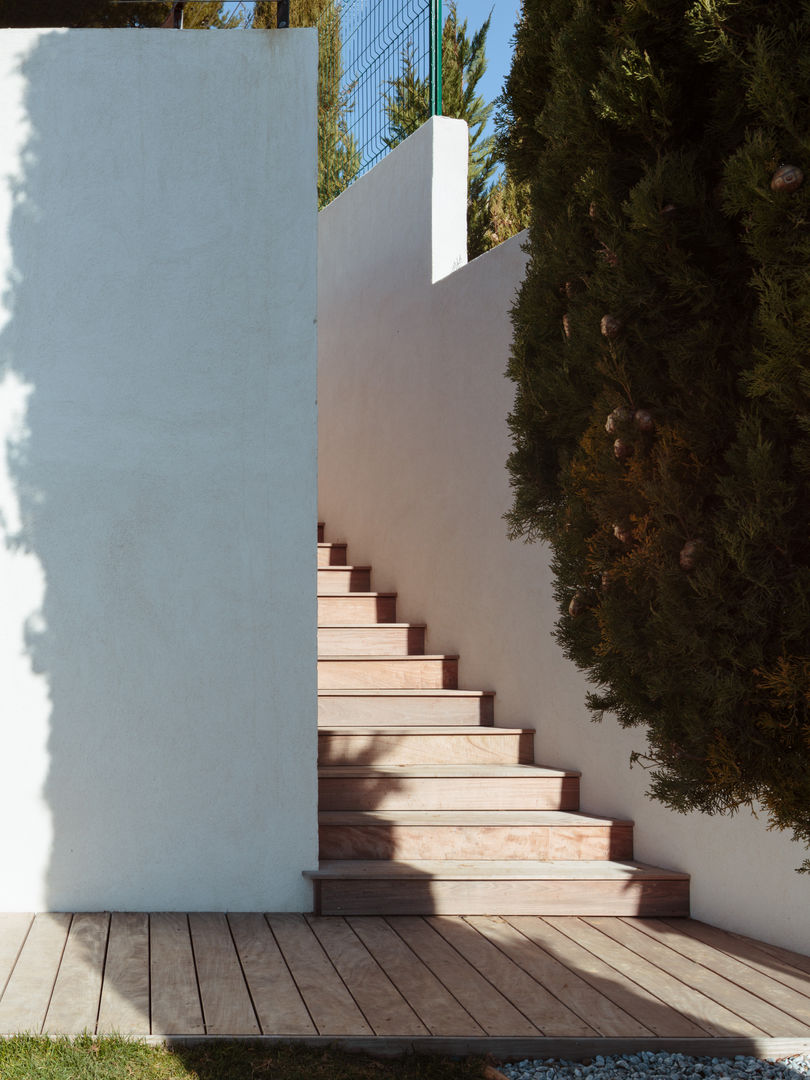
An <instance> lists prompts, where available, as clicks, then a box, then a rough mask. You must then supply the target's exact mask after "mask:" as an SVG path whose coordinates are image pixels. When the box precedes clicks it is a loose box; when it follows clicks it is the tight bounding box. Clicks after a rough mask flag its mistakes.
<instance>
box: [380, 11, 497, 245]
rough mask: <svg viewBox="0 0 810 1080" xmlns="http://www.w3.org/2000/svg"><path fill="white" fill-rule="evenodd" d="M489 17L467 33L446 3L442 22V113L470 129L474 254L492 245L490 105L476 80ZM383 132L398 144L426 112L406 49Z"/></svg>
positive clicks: (424, 93)
mask: <svg viewBox="0 0 810 1080" xmlns="http://www.w3.org/2000/svg"><path fill="white" fill-rule="evenodd" d="M489 22H490V20H489V18H488V19H487V20H486V22H485V23H484V24H483V25H482V26H481V27H480V28H479V29H478V30H477V31H476V32H475V33H474V34H473V35H472V37H469V36H468V32H467V20H466V19H464V20H463V21H461V22H460V21H459V18H458V12H457V10H456V5H455V3H454V2H452V0H451V3H450V4H449V5H448V11H447V16H446V18H445V21H444V26H443V27H442V113H443V115H444V116H452V117H456V118H457V119H460V120H466V121H467V125H468V127H469V130H470V150H469V165H468V170H469V172H468V176H469V188H468V197H467V247H468V251H469V254H470V258H475V256H476V255H480V254H481V252H482V251H485V250H486V249H487V248H488V247H491V246H492V245H491V243H487V229H488V228H489V226H490V214H489V205H488V203H489V195H490V191H491V187H492V185H491V180H492V176H493V173H494V172H495V166H496V162H495V158H494V155H493V138H492V136H490V135H485V134H484V131H485V128H486V125H487V123H488V121H489V118H490V116H491V115H492V110H493V105H492V104H487V103H486V102H485V101H484V99H483V98H482V97H481V95H480V93H478V90H477V87H478V83H479V82H480V81H481V77H482V76H483V74H484V72H485V71H486V68H487V60H486V41H487V33H488V31H489ZM386 113H387V117H388V135H387V136H386V140H385V141H386V145H387V146H389V147H394V146H397V145H398V144H399V143H400V142H402V140H403V139H406V138H407V137H408V136H409V135H411V134H412V133H413V132H414V131H416V129H417V128H418V127H420V126H421V125H422V124H424V122H425V121H426V120H427V119H428V118H429V116H430V106H429V86H428V80H427V79H425V78H420V77H419V74H418V71H417V68H416V65H415V62H414V58H413V53H412V50H411V49H405V51H404V52H403V55H402V66H401V69H400V73H399V75H398V76H397V77H396V78H395V79H393V80H391V84H390V88H389V91H388V95H387V101H386Z"/></svg>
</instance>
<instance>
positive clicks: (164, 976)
mask: <svg viewBox="0 0 810 1080" xmlns="http://www.w3.org/2000/svg"><path fill="white" fill-rule="evenodd" d="M149 943H150V981H151V987H152V1034H153V1035H179V1034H183V1035H204V1034H205V1025H204V1023H203V1014H202V1006H201V1004H200V992H199V989H198V987H197V975H196V972H195V969H194V954H193V952H192V951H191V937H190V935H189V929H188V916H187V915H184V914H183V913H182V912H177V911H160V912H154V913H153V914H152V915H150V917H149Z"/></svg>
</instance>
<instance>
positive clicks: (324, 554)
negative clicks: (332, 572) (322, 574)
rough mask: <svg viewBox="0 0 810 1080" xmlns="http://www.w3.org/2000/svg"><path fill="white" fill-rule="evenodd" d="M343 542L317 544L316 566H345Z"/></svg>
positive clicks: (344, 546)
mask: <svg viewBox="0 0 810 1080" xmlns="http://www.w3.org/2000/svg"><path fill="white" fill-rule="evenodd" d="M345 565H346V545H345V544H321V543H319V544H318V566H319V567H320V566H345Z"/></svg>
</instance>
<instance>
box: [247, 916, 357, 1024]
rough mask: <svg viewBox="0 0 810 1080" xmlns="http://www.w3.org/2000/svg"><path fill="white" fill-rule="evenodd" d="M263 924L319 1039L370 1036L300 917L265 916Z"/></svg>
mask: <svg viewBox="0 0 810 1080" xmlns="http://www.w3.org/2000/svg"><path fill="white" fill-rule="evenodd" d="M267 921H268V923H269V925H270V929H271V930H272V931H273V935H274V937H275V939H276V941H277V942H278V945H279V948H280V949H281V952H282V955H283V956H284V959H285V960H286V962H287V966H288V967H289V969H290V973H291V974H292V977H293V979H295V983H296V986H297V987H298V989H299V991H300V993H301V996H302V997H303V999H304V1001H305V1002H306V1005H307V1009H308V1010H309V1014H310V1016H311V1017H312V1019H313V1021H314V1022H315V1026H316V1027H317V1029H318V1034H320V1035H372V1034H373V1032H372V1030H371V1028H370V1027H369V1025H368V1023H367V1022H366V1019H365V1017H364V1016H363V1014H362V1013H361V1012H360V1009H359V1008H358V1006H357V1004H356V1002H355V1000H354V998H353V997H352V996H351V994H350V993H349V991H348V990H347V989H346V986H345V985H344V984H343V982H342V980H341V979H340V978H339V976H338V974H337V972H336V971H335V969H334V967H333V966H332V964H331V962H330V961H329V958H328V957H327V956H326V954H325V953H324V951H323V949H322V948H321V945H320V942H319V941H318V939H317V938H316V937H315V935H314V934H313V932H312V930H311V929H310V928H309V926H307V923H306V922H305V920H304V917H303V916H302V915H287V914H284V915H268V916H267Z"/></svg>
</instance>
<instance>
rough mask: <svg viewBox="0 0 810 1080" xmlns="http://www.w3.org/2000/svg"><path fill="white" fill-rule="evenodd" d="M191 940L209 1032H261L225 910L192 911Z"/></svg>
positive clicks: (246, 1033) (216, 1033)
mask: <svg viewBox="0 0 810 1080" xmlns="http://www.w3.org/2000/svg"><path fill="white" fill-rule="evenodd" d="M188 923H189V929H190V930H191V943H192V946H193V948H194V960H195V964H196V968H197V983H198V985H199V988H200V999H201V1000H202V1008H203V1022H204V1024H205V1032H206V1034H207V1035H258V1034H259V1022H258V1020H257V1019H256V1014H255V1012H254V1011H253V1005H252V1003H251V1000H250V994H249V993H248V989H247V986H246V985H245V977H244V975H243V974H242V966H241V964H240V963H239V957H238V955H237V953H236V947H235V945H234V943H233V938H232V937H231V931H230V928H229V926H228V920H227V919H226V917H225V915H224V913H223V912H221V911H192V912H191V913H190V914H189V917H188Z"/></svg>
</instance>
